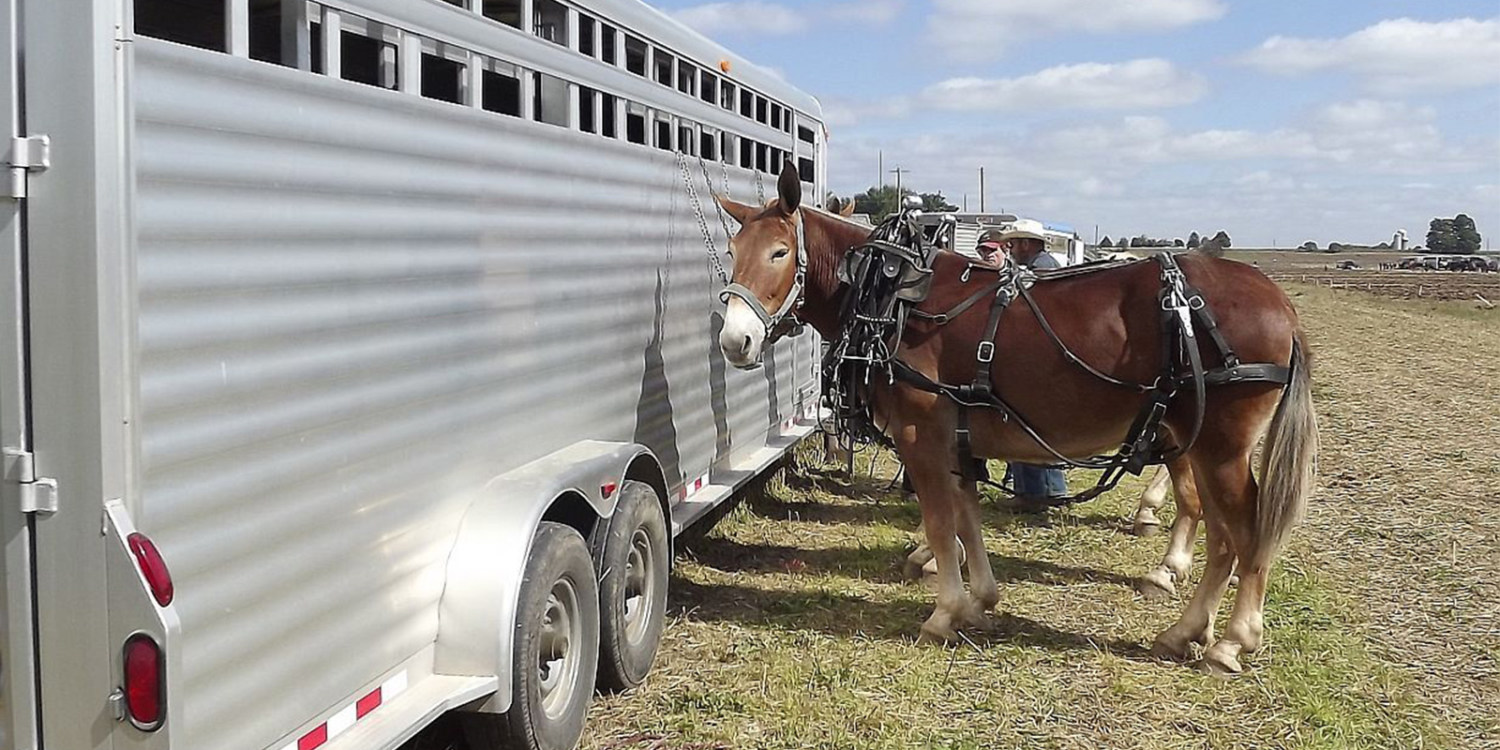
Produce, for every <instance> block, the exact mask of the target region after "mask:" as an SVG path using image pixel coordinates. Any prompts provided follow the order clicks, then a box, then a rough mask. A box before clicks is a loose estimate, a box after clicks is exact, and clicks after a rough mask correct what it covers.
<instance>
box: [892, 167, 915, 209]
mask: <svg viewBox="0 0 1500 750" xmlns="http://www.w3.org/2000/svg"><path fill="white" fill-rule="evenodd" d="M891 172H893V173H894V174H895V175H896V204H897V205H900V204H901V198H902V197H903V196H905V195H906V194H905V193H903V192H901V175H904V174H907V173H908V172H911V170H910V169H902V168H901V165H900V164H897V165H896V168H895V169H892V170H891Z"/></svg>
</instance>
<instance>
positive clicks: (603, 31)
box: [599, 23, 620, 65]
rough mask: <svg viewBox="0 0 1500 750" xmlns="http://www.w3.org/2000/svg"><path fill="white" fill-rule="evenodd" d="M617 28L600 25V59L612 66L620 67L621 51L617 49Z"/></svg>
mask: <svg viewBox="0 0 1500 750" xmlns="http://www.w3.org/2000/svg"><path fill="white" fill-rule="evenodd" d="M615 33H616V32H615V27H613V26H610V25H609V24H606V23H601V24H599V59H600V60H603V61H604V62H606V63H608V64H610V65H619V64H620V59H619V57H617V55H618V54H619V51H618V50H617V49H616V48H615Z"/></svg>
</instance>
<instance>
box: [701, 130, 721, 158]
mask: <svg viewBox="0 0 1500 750" xmlns="http://www.w3.org/2000/svg"><path fill="white" fill-rule="evenodd" d="M698 155H699V156H701V157H703V158H705V159H708V160H709V161H718V160H719V135H718V134H717V133H715V132H714V131H712V130H709V129H708V128H704V129H703V132H702V133H701V134H699V136H698Z"/></svg>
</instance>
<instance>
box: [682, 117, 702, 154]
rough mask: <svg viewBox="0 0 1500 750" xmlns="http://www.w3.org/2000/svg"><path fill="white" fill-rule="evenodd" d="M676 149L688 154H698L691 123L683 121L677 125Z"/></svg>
mask: <svg viewBox="0 0 1500 750" xmlns="http://www.w3.org/2000/svg"><path fill="white" fill-rule="evenodd" d="M677 150H678V151H681V152H682V153H684V154H687V155H688V156H697V155H698V139H697V137H696V136H694V135H693V124H692V123H690V122H684V123H682V124H681V125H678V126H677Z"/></svg>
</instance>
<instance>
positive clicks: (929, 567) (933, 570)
mask: <svg viewBox="0 0 1500 750" xmlns="http://www.w3.org/2000/svg"><path fill="white" fill-rule="evenodd" d="M937 574H938V567H937V558H936V557H934V558H932V559H931V560H928V561H927V562H926V563H923V565H922V575H923V576H935V575H937Z"/></svg>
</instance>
